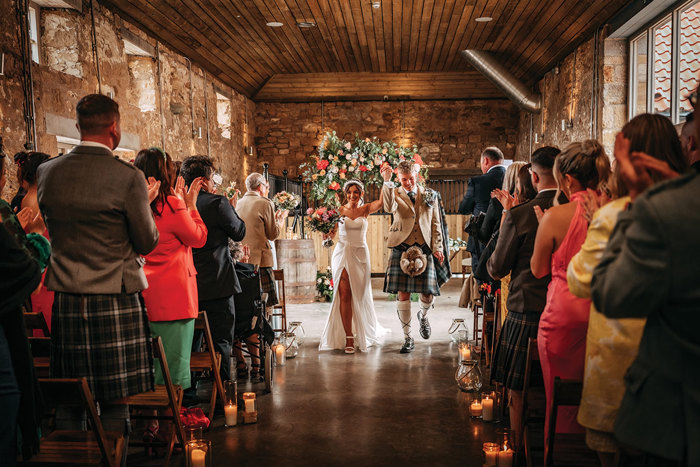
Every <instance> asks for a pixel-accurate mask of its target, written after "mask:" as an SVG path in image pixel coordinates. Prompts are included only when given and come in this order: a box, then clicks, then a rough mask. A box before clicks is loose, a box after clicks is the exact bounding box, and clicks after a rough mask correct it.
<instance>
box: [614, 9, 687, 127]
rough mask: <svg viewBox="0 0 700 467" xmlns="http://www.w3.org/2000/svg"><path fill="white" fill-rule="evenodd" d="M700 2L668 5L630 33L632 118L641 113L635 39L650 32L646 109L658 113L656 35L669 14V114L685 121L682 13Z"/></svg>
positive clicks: (676, 120) (629, 81)
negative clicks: (681, 87) (681, 83)
mask: <svg viewBox="0 0 700 467" xmlns="http://www.w3.org/2000/svg"><path fill="white" fill-rule="evenodd" d="M697 3H700V0H685V1H681V2H676V3H674V4H673V6H672V7H670V8H668V9H666V10H665V11H663V12H662V13H661V14H659V15H657V16H656V17H655V18H654V19H653V20H651V21H650V22H648V23H647V24H645V25H644V26H643V27H641V28H640V29H638V30H637V31H636V32H635V33H634V34H632V35H630V36H629V38H628V41H627V50H628V54H629V55H628V57H629V59H628V67H629V73H628V85H629V90H628V93H627V98H628V105H627V112H628V115H629V116H630V118H633V117H635V116H636V115H639V114H638V113H637V112H636V104H637V71H638V69H637V65H638V63H637V53H636V47H635V43H636V42H637V40H638V39H640V38H641V37H642V36H643V35H644V34H645V33H646V35H647V70H646V79H647V81H646V85H647V95H646V112H648V113H657V112H656V111H655V109H654V84H655V83H654V63H655V61H656V57H655V52H656V51H655V47H654V38H655V31H656V29H657V28H658V27H660V26H662V25H663V24H664V23H666V22H667V21H668V20H669V18H670V20H671V88H670V94H671V96H670V109H669V110H670V115H669V118H670V120H671V122H673V124H674V125H677V124H679V123H681V119H680V90H679V79H680V76H679V73H680V71H679V69H680V34H681V31H680V15H681V12H682V11H684V10H685V9H687V8H688V7H690V6H691V5H694V4H697Z"/></svg>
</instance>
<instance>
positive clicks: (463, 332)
mask: <svg viewBox="0 0 700 467" xmlns="http://www.w3.org/2000/svg"><path fill="white" fill-rule="evenodd" d="M447 332H448V333H449V334H450V337H451V338H452V342H454V343H455V344H459V343H460V342H463V341H465V340H467V336H468V335H469V328H468V327H467V325H466V324H465V323H464V320H463V319H461V318H455V319H453V320H452V325H450V329H449V330H448V331H447Z"/></svg>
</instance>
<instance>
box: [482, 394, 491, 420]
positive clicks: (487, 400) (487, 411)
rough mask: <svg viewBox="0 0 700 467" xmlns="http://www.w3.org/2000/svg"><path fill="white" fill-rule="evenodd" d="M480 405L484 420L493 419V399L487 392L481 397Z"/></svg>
mask: <svg viewBox="0 0 700 467" xmlns="http://www.w3.org/2000/svg"><path fill="white" fill-rule="evenodd" d="M481 407H482V409H483V413H482V416H481V417H482V418H483V419H484V421H485V422H492V421H493V399H492V398H491V395H489V394H487V395H484V396H482V397H481Z"/></svg>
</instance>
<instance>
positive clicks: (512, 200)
mask: <svg viewBox="0 0 700 467" xmlns="http://www.w3.org/2000/svg"><path fill="white" fill-rule="evenodd" d="M491 194H492V195H493V196H494V197H496V199H498V201H500V203H501V206H503V209H506V210H510V209H512V208H513V206H517V205H518V199H517V198H516V197H515V196H513V195H511V194H510V193H508V192H507V191H506V190H500V189H498V188H497V189H495V190H493V191H492V192H491Z"/></svg>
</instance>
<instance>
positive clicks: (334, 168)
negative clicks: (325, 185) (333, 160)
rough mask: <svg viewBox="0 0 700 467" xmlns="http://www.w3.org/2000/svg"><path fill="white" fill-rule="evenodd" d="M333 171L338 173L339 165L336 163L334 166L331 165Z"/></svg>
mask: <svg viewBox="0 0 700 467" xmlns="http://www.w3.org/2000/svg"><path fill="white" fill-rule="evenodd" d="M331 172H332V173H334V174H337V173H338V167H336V166H335V165H334V166H333V167H331Z"/></svg>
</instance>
